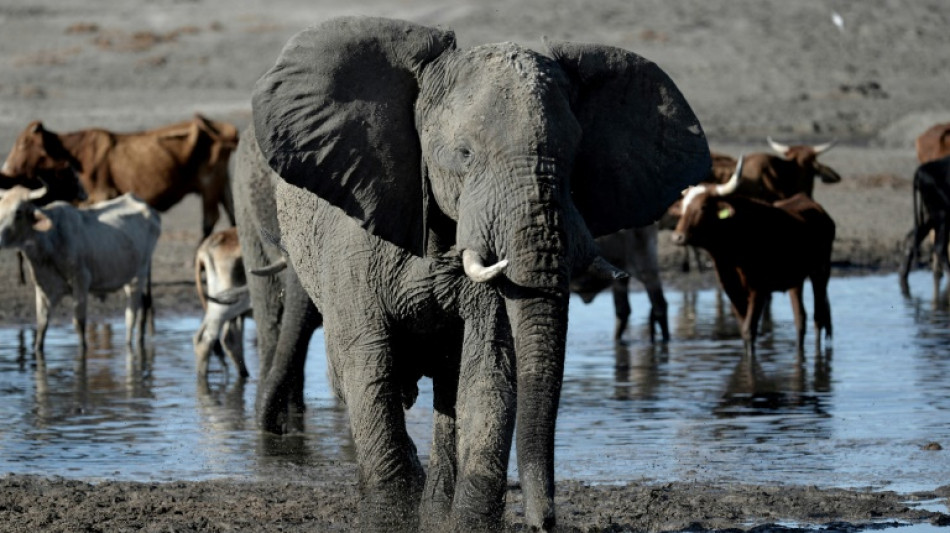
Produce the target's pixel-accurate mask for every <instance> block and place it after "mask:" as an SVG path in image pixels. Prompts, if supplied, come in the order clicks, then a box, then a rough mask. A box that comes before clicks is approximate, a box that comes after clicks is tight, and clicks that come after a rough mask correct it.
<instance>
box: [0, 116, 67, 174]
mask: <svg viewBox="0 0 950 533" xmlns="http://www.w3.org/2000/svg"><path fill="white" fill-rule="evenodd" d="M70 167H73V168H75V169H80V164H79V161H77V160H76V159H75V158H74V157H73V156H72V155H71V154H70V153H69V152H67V151H66V149H65V148H63V144H62V142H61V141H60V140H59V136H58V135H57V134H56V133H54V132H51V131H49V130H47V129H46V128H44V127H43V123H42V122H40V121H39V120H34V121H33V122H30V124H29V125H28V126H27V127H26V129H24V130H23V131H22V132H21V133H20V135H19V136H18V137H17V139H16V143H14V145H13V149H11V150H10V153H9V154H8V155H7V159H6V161H5V162H4V163H3V168H2V169H0V172H2V173H3V174H6V175H7V176H11V177H18V176H22V177H26V178H30V179H32V178H35V177H36V176H37V174H38V173H39V172H41V171H47V172H59V171H62V170H64V169H68V168H70Z"/></svg>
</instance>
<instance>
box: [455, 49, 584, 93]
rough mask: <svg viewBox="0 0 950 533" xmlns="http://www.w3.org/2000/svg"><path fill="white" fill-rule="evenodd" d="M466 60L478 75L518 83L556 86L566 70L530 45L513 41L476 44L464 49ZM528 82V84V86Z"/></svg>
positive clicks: (522, 84) (520, 84) (521, 84)
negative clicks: (563, 70) (562, 69)
mask: <svg viewBox="0 0 950 533" xmlns="http://www.w3.org/2000/svg"><path fill="white" fill-rule="evenodd" d="M464 56H465V59H467V63H468V64H469V65H470V67H471V68H472V69H473V70H474V71H475V73H477V74H481V75H485V76H491V77H494V78H496V79H497V80H499V81H501V80H504V79H508V80H510V81H511V82H512V83H517V84H518V85H519V86H522V87H527V86H530V85H534V84H542V85H554V84H557V83H560V82H563V81H566V80H564V79H562V78H563V72H562V71H561V70H560V69H559V68H557V66H556V63H555V62H554V61H553V60H552V59H550V58H548V57H545V56H544V55H541V54H539V53H538V52H535V51H534V50H531V49H529V48H525V47H523V46H521V45H518V44H516V43H511V42H503V43H492V44H484V45H481V46H476V47H474V48H471V49H469V50H467V51H466V52H464ZM525 82H527V85H525Z"/></svg>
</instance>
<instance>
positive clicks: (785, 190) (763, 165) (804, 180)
mask: <svg viewBox="0 0 950 533" xmlns="http://www.w3.org/2000/svg"><path fill="white" fill-rule="evenodd" d="M767 140H768V143H769V146H771V148H772V149H773V150H775V152H777V153H778V154H779V155H780V156H781V157H779V156H777V155H773V154H769V153H765V152H757V153H752V154H746V155H745V156H744V157H743V159H744V164H743V168H742V174H741V176H740V180H739V185H738V188H737V190H736V191H735V194H739V195H742V196H748V197H751V198H758V199H760V200H763V201H765V202H769V203H771V202H775V201H778V200H782V199H785V198H791V197H792V196H794V195H796V194H798V193H804V194H805V195H806V196H808V197H809V198H811V196H812V191H813V190H814V188H815V178H816V177H820V178H821V181H822V182H823V183H838V182H839V181H841V176H840V175H839V174H838V173H837V172H835V170H834V169H832V168H831V167H829V166H827V165H824V164H822V163H820V162H818V156H819V155H821V154H822V153H824V152H827V151H828V150H830V149H831V148H832V147H833V146H834V145H835V142H834V141H832V142H828V143H824V144H819V145H814V146H812V145H806V144H799V145H793V146H789V145H785V144H781V143H777V142H775V141H773V140H772V138H771V137H768V138H767ZM735 170H736V160H735V158H733V157H731V156H728V155H725V154H719V153H715V152H713V153H712V167H711V168H710V171H709V178H708V179H706V180H704V181H705V183H713V184H716V183H726V182H727V181H728V180H729V179H730V178H731V177H732V174H733V173H734V172H735ZM681 201H682V199H680V200H677V202H676V203H674V204H673V205H672V206H670V209H669V210H667V213H666V215H665V216H664V219H661V226H660V227H661V228H670V227H675V225H676V220H678V219H679V217H680V214H681V210H682V208H681V206H680V202H681ZM694 255H696V263H697V264H699V265H700V267H701V263H700V261H699V256H698V254H694ZM682 265H683V266H682V270H683V272H689V253H688V252H687V254H686V255H685V256H684V259H683V263H682ZM700 270H701V268H700Z"/></svg>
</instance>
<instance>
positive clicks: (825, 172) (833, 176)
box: [767, 137, 841, 183]
mask: <svg viewBox="0 0 950 533" xmlns="http://www.w3.org/2000/svg"><path fill="white" fill-rule="evenodd" d="M767 140H768V142H769V146H771V147H772V150H774V151H775V152H776V153H777V154H779V155H780V156H782V157H784V158H785V159H788V160H789V161H794V162H795V163H796V164H797V165H798V166H799V167H801V168H802V169H803V170H805V171H806V172H810V173H811V174H812V176H818V177H820V178H821V181H822V182H824V183H838V182H839V181H841V176H840V175H838V173H837V172H835V171H834V169H832V168H831V167H829V166H826V165H823V164H821V163H819V162H818V156H819V155H820V154H822V153H824V152H827V151H828V150H830V149H831V147H833V146H834V145H835V141H831V142H827V143H824V144H816V145H814V146H812V145H807V144H799V145H793V146H789V145H786V144H781V143H777V142H775V141H773V140H772V138H771V137H768V138H767Z"/></svg>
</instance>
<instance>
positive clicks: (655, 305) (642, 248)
mask: <svg viewBox="0 0 950 533" xmlns="http://www.w3.org/2000/svg"><path fill="white" fill-rule="evenodd" d="M633 232H634V233H633V235H634V236H635V237H636V238H634V239H632V240H631V241H632V242H631V246H630V248H629V253H628V254H627V263H628V264H629V265H632V267H633V274H634V276H635V277H636V278H637V279H638V280H640V283H643V286H644V287H645V288H646V291H647V296H649V298H650V342H651V343H655V342H656V330H657V329H659V330H660V334H661V335H662V338H663V342H668V341H669V340H670V326H669V321H668V319H667V316H666V309H667V304H666V298H665V297H664V296H663V283H662V281H661V280H660V261H659V258H658V257H657V229H656V226H655V225H652V226H646V227H644V228H637V229H635V230H633Z"/></svg>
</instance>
